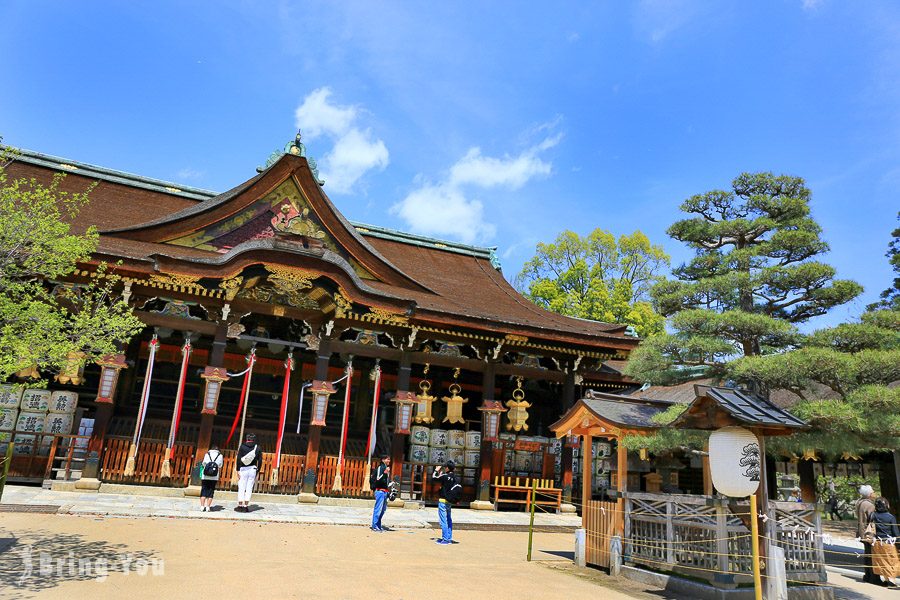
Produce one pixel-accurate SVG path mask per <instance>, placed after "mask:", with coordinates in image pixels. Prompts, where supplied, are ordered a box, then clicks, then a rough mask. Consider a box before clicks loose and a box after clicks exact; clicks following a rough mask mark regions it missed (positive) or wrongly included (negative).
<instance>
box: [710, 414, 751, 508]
mask: <svg viewBox="0 0 900 600" xmlns="http://www.w3.org/2000/svg"><path fill="white" fill-rule="evenodd" d="M760 460H762V457H761V456H760V455H759V440H758V439H756V436H755V435H753V433H752V432H751V431H749V430H747V429H744V428H743V427H723V428H722V429H719V430H717V431H714V432H713V433H712V435H710V436H709V468H710V474H711V475H712V481H713V485H714V486H715V487H716V489H717V490H719V492H721V493H722V494H725V495H726V496H731V497H732V498H743V497H745V496H750V495H751V494H754V493H756V490H757V488H758V487H759V475H760Z"/></svg>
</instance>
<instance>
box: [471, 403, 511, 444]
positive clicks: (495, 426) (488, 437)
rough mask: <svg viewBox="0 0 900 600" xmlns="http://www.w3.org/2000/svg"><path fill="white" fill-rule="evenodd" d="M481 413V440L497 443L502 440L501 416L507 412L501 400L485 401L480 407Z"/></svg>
mask: <svg viewBox="0 0 900 600" xmlns="http://www.w3.org/2000/svg"><path fill="white" fill-rule="evenodd" d="M478 410H480V411H481V439H482V441H485V442H496V441H498V440H499V439H500V438H499V436H498V434H499V432H500V415H501V414H503V413H504V412H506V409H505V408H503V403H502V402H500V401H499V400H485V401H484V403H483V404H482V405H481V406H479V407H478Z"/></svg>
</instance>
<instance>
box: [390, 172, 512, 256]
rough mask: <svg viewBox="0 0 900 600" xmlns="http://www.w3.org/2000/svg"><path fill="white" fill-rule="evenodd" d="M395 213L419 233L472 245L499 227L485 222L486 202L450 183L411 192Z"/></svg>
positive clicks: (395, 208) (492, 233)
mask: <svg viewBox="0 0 900 600" xmlns="http://www.w3.org/2000/svg"><path fill="white" fill-rule="evenodd" d="M391 212H392V213H393V214H396V215H397V216H399V217H400V218H401V219H403V220H404V221H406V223H407V224H408V225H409V227H410V228H411V229H412V230H413V231H414V232H416V233H421V234H424V235H433V236H451V237H455V238H457V239H459V240H461V241H463V242H465V243H468V244H471V243H474V242H476V241H478V240H482V239H489V238H491V237H493V235H494V234H495V233H496V227H494V226H493V225H492V224H490V223H485V221H484V205H483V204H482V203H481V201H480V200H470V199H469V198H466V196H465V194H464V193H463V191H462V190H460V189H459V188H458V187H455V186H453V185H450V184H447V183H439V184H425V185H423V186H422V187H420V188H419V189H417V190H414V191H412V192H410V194H409V195H408V196H406V198H404V199H403V200H402V201H401V202H399V203H397V204H395V205H394V206H393V207H392V208H391Z"/></svg>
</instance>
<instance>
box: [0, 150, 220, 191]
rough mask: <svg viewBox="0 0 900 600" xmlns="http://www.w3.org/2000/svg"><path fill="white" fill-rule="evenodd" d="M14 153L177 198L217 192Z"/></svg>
mask: <svg viewBox="0 0 900 600" xmlns="http://www.w3.org/2000/svg"><path fill="white" fill-rule="evenodd" d="M16 151H17V152H18V156H16V160H22V161H24V162H28V163H32V164H38V165H40V166H47V167H55V168H58V169H60V170H61V171H62V172H64V173H75V174H76V175H83V176H92V177H97V178H98V179H103V180H105V181H110V182H113V183H122V184H126V185H131V186H134V187H139V188H144V189H151V190H155V191H162V192H166V193H169V194H175V195H177V196H185V197H188V198H193V199H195V200H203V199H206V198H212V197H214V196H217V195H218V193H217V192H214V191H212V190H205V189H202V188H195V187H191V186H189V185H183V184H181V183H175V182H172V181H165V180H162V179H156V178H153V177H145V176H143V175H135V174H134V173H128V172H127V171H118V170H116V169H109V168H107V167H101V166H99V165H93V164H90V163H85V162H81V161H77V160H70V159H68V158H63V157H60V156H53V155H52V154H45V153H43V152H37V151H35V150H28V149H25V148H16ZM63 165H71V166H73V167H75V169H68V168H66V167H64V166H63Z"/></svg>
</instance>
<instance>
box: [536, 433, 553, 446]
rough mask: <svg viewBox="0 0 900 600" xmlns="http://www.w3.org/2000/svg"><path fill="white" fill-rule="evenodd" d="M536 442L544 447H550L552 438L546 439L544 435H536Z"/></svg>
mask: <svg viewBox="0 0 900 600" xmlns="http://www.w3.org/2000/svg"><path fill="white" fill-rule="evenodd" d="M534 441H536V442H537V443H539V444H541V445H542V446H549V445H550V438H548V437H544V436H542V435H536V436H534Z"/></svg>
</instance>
